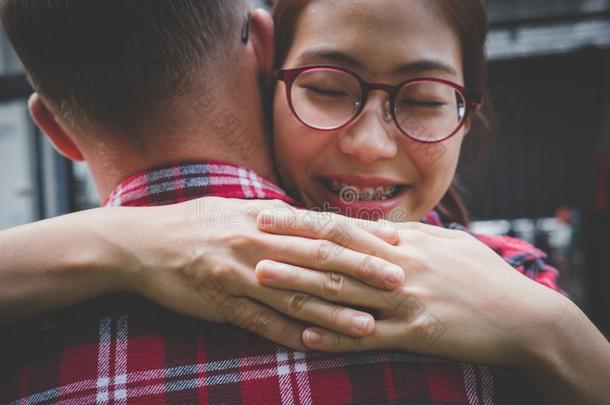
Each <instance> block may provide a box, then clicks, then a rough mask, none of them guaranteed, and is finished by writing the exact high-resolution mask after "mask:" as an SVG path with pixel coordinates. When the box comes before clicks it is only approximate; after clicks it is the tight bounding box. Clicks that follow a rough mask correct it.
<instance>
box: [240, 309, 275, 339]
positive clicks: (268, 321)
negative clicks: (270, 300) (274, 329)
mask: <svg viewBox="0 0 610 405" xmlns="http://www.w3.org/2000/svg"><path fill="white" fill-rule="evenodd" d="M272 324H273V314H272V312H271V310H269V309H267V308H263V309H261V310H260V311H259V312H258V313H256V314H255V316H254V317H253V318H252V320H251V321H250V322H249V323H248V326H247V328H246V329H248V330H249V331H250V332H254V333H256V334H258V335H265V334H267V332H268V331H269V329H270V328H271V326H272Z"/></svg>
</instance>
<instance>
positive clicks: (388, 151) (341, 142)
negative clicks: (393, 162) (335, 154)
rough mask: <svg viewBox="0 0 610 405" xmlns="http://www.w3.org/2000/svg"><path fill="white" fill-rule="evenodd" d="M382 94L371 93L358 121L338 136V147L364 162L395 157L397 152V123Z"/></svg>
mask: <svg viewBox="0 0 610 405" xmlns="http://www.w3.org/2000/svg"><path fill="white" fill-rule="evenodd" d="M382 95H383V94H382V93H378V94H375V97H373V96H371V97H370V98H369V100H368V102H367V106H366V107H365V109H364V111H362V113H361V115H360V116H359V117H358V118H357V120H356V121H355V122H354V123H352V124H351V125H350V126H349V127H348V128H347V129H346V130H345V131H344V132H343V133H341V134H340V135H339V138H338V141H337V142H338V147H339V150H340V151H341V152H342V153H344V154H346V155H349V156H352V157H354V158H357V159H359V160H360V161H361V162H362V163H367V164H368V163H373V162H375V161H377V160H383V159H392V158H394V157H395V156H396V154H397V152H398V145H397V144H396V142H397V139H396V136H395V134H394V126H395V125H394V122H393V121H392V120H391V118H390V116H389V112H388V108H389V106H388V104H389V103H388V102H387V100H386V99H385V98H384V97H382Z"/></svg>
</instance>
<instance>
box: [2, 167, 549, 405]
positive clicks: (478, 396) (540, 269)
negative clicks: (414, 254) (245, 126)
mask: <svg viewBox="0 0 610 405" xmlns="http://www.w3.org/2000/svg"><path fill="white" fill-rule="evenodd" d="M212 195H213V196H220V197H233V198H248V199H255V198H256V199H280V200H284V201H286V202H289V203H292V202H293V201H292V200H291V199H290V198H289V197H287V196H286V195H285V194H284V193H283V192H282V190H281V189H279V188H278V187H277V186H276V185H274V184H272V183H271V182H269V181H267V180H265V179H263V178H261V177H259V176H257V175H256V174H255V173H254V172H252V171H250V170H247V169H245V168H241V167H236V166H232V165H228V164H223V163H217V162H207V163H201V164H185V165H181V166H175V167H169V168H165V169H161V170H155V171H152V172H149V173H146V174H142V175H138V176H134V177H132V178H130V179H128V180H126V181H125V182H123V183H122V184H121V185H120V186H119V187H118V188H117V189H116V190H115V191H114V192H113V193H112V195H111V196H110V199H109V201H108V202H107V204H106V205H109V206H116V205H132V206H133V205H138V206H150V205H162V204H171V203H176V202H179V201H184V200H188V199H193V198H196V197H203V196H212ZM426 222H429V223H432V224H436V225H442V223H441V221H440V218H439V216H438V215H437V214H436V213H435V212H432V213H431V214H430V215H428V217H427V218H426ZM449 226H452V227H456V225H449ZM482 240H484V241H485V243H487V244H488V245H490V246H491V247H492V248H493V249H494V250H496V251H497V252H498V253H499V254H500V255H502V256H503V257H504V258H505V259H506V260H507V261H508V262H509V263H511V264H513V265H514V266H515V267H516V268H518V269H520V270H521V271H523V272H524V274H526V275H527V276H529V277H533V278H535V279H537V280H539V281H541V282H542V283H544V284H546V285H548V286H549V287H554V286H555V278H556V275H557V273H556V271H555V270H553V269H552V268H550V267H548V266H546V265H545V264H544V262H543V261H542V259H543V258H544V254H543V253H542V252H540V251H538V250H536V249H534V248H532V247H531V246H529V245H527V244H525V243H523V242H520V241H517V240H514V239H506V238H491V237H482ZM2 339H3V340H5V341H4V342H2V344H1V345H0V348H2V350H3V351H4V352H5V353H3V354H2V357H0V361H1V363H0V403H2V404H5V403H9V404H15V405H18V404H52V403H53V404H54V403H59V404H75V405H76V404H78V405H80V404H90V403H91V404H93V403H97V404H196V403H213V404H219V403H246V404H256V403H260V404H272V403H278V404H347V403H359V404H363V403H403V404H409V403H410V404H456V405H457V404H485V405H486V404H494V403H498V404H500V403H507V404H508V403H510V404H515V403H519V404H522V403H538V401H536V399H535V396H534V394H533V393H532V391H531V390H530V389H529V388H528V387H527V385H526V384H524V383H523V382H522V381H520V380H519V379H517V378H515V377H514V376H512V375H511V374H510V373H509V372H508V371H507V370H504V369H501V368H495V367H487V366H481V365H473V364H466V363H459V362H455V361H450V360H445V359H440V358H434V357H429V356H423V355H419V354H415V353H407V352H398V351H380V352H365V353H351V354H334V353H319V352H312V353H301V352H297V351H294V350H291V349H288V348H286V347H283V346H279V345H276V344H273V343H271V342H270V341H267V340H264V339H262V338H259V337H258V336H255V335H253V334H251V333H249V332H246V331H244V330H241V329H238V328H236V327H233V326H230V325H226V324H216V323H208V322H202V321H199V320H194V319H189V318H186V317H183V316H181V315H177V314H175V313H171V312H169V311H167V310H165V309H163V308H161V307H159V306H157V305H155V304H153V303H151V302H149V301H147V300H145V299H143V298H140V297H136V296H131V295H126V294H119V295H114V296H109V297H102V298H99V299H95V300H91V301H89V302H87V303H85V304H81V305H79V306H75V307H73V308H69V309H66V310H63V311H58V312H55V313H53V314H50V315H46V316H43V317H40V318H38V319H34V320H31V321H28V322H24V323H22V324H20V325H17V326H15V327H11V328H8V329H5V330H4V332H3V333H2Z"/></svg>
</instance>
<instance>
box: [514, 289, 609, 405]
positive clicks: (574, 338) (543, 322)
mask: <svg viewBox="0 0 610 405" xmlns="http://www.w3.org/2000/svg"><path fill="white" fill-rule="evenodd" d="M548 296H549V297H548V305H546V306H544V307H542V308H540V312H539V318H538V322H537V328H536V329H532V332H533V333H532V334H531V335H530V339H531V341H530V344H528V345H526V346H525V347H524V349H525V356H524V357H523V358H522V361H520V362H519V364H518V365H517V366H516V368H517V371H518V372H519V373H520V374H521V375H523V376H524V377H526V378H527V379H528V381H530V382H531V383H532V384H533V386H534V387H536V388H538V390H539V391H540V392H542V393H544V394H545V397H546V398H547V400H548V402H549V403H553V404H600V405H601V404H608V403H610V385H609V382H610V343H609V342H608V340H607V339H606V338H605V337H604V336H603V335H602V333H601V332H600V331H599V330H598V329H597V328H596V327H595V325H593V323H592V322H591V321H590V320H589V319H588V318H587V316H586V315H585V314H584V313H583V312H582V311H581V310H580V309H579V308H578V307H577V306H576V305H575V304H574V303H573V302H572V301H570V300H569V299H567V298H566V297H564V296H562V295H560V294H557V293H554V292H552V291H549V292H548Z"/></svg>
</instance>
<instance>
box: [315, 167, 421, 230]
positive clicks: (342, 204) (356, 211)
mask: <svg viewBox="0 0 610 405" xmlns="http://www.w3.org/2000/svg"><path fill="white" fill-rule="evenodd" d="M329 180H330V181H332V180H334V181H338V182H341V183H345V184H349V185H351V186H355V187H358V188H368V187H371V188H374V187H388V186H397V187H398V188H399V191H398V192H397V193H396V195H394V196H392V197H391V198H388V199H386V200H372V201H363V200H357V201H345V200H344V199H342V198H341V197H340V196H339V195H338V194H337V193H335V192H333V191H331V190H329V189H328V188H327V187H326V186H325V184H324V183H325V182H328V181H329ZM318 185H319V187H318V188H319V190H320V191H321V193H322V195H323V196H324V200H325V201H326V202H328V203H329V204H330V205H331V206H330V207H329V208H330V209H333V210H338V211H339V213H341V214H343V215H346V216H349V217H357V218H363V219H373V220H377V219H380V218H373V217H374V216H377V217H379V216H380V214H381V216H382V217H388V216H389V215H390V214H391V213H392V211H393V210H394V209H396V208H397V207H399V206H400V204H401V202H402V201H403V198H404V195H405V194H406V193H407V192H408V191H409V190H410V189H411V186H410V185H409V184H407V183H405V182H404V181H400V180H395V179H391V178H389V177H382V176H367V177H364V176H355V175H327V176H320V177H319V178H318Z"/></svg>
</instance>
